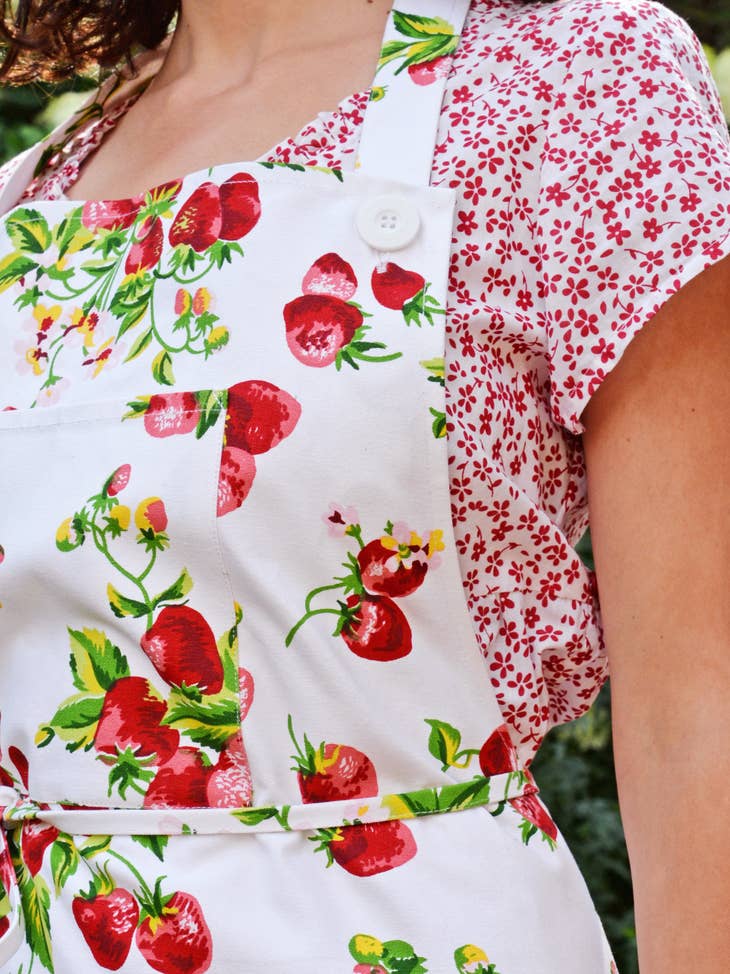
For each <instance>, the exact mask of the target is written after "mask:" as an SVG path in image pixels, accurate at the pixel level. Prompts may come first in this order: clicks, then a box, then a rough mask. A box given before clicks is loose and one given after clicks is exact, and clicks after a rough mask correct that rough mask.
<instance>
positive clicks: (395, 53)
mask: <svg viewBox="0 0 730 974" xmlns="http://www.w3.org/2000/svg"><path fill="white" fill-rule="evenodd" d="M393 26H394V28H395V32H396V33H398V34H400V35H401V37H404V38H406V40H399V39H394V40H388V41H386V43H385V44H384V45H383V49H382V51H381V53H380V58H379V60H378V71H380V70H381V68H384V67H385V65H386V64H390V63H391V62H394V61H400V62H401V63H400V64H399V65H398V67H397V68H396V69H395V74H396V75H398V74H400V73H401V71H403V70H407V72H408V75H409V77H410V78H411V80H412V81H413V82H415V84H417V85H430V84H433V83H434V81H436V80H437V79H438V78H445V77H446V76H447V75H448V73H449V68H450V66H451V61H452V57H451V56H452V55H453V54H454V52H455V51H456V49H457V47H458V46H459V36H458V35H457V34H456V32H455V30H454V27H453V25H452V24H450V23H448V22H447V21H446V20H444V19H443V18H441V17H424V16H421V15H419V14H408V13H401V12H399V11H397V10H394V11H393Z"/></svg>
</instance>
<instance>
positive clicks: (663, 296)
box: [537, 0, 730, 433]
mask: <svg viewBox="0 0 730 974" xmlns="http://www.w3.org/2000/svg"><path fill="white" fill-rule="evenodd" d="M574 11H575V12H574V23H573V24H564V25H562V26H564V28H565V30H566V34H565V36H566V37H567V36H569V35H568V31H570V30H572V33H571V34H570V38H571V39H570V42H569V44H568V49H567V50H566V51H565V55H564V60H565V63H566V66H567V73H566V75H565V78H564V82H563V85H562V88H561V90H560V92H559V93H558V96H557V98H556V101H555V102H554V105H553V111H552V112H551V115H550V119H549V122H548V129H547V133H546V140H545V144H544V152H543V158H542V168H541V177H540V189H539V219H538V229H537V234H538V237H539V249H540V264H541V273H540V282H539V288H540V291H541V295H540V296H541V298H542V299H543V302H544V309H545V311H544V313H545V325H546V329H547V334H548V348H549V359H550V379H551V409H552V414H553V417H554V419H555V420H556V422H558V423H560V424H561V425H562V426H564V427H565V428H566V429H568V430H570V431H571V432H572V433H582V432H583V426H582V424H581V422H580V416H581V413H582V412H583V409H584V408H585V406H586V405H587V403H588V401H589V400H590V398H591V396H592V395H593V394H594V393H595V392H596V390H597V389H598V388H599V386H600V385H601V383H602V381H603V380H604V379H605V377H606V376H607V375H608V374H609V373H610V371H611V370H612V369H613V368H614V367H615V365H616V364H617V363H618V361H619V360H620V358H621V356H622V354H623V352H624V351H625V349H626V348H627V347H628V345H629V343H630V342H631V340H632V339H633V338H634V337H635V336H636V335H637V334H638V332H639V331H640V330H641V329H642V328H643V326H644V325H645V324H646V323H647V322H649V321H650V320H651V318H652V316H653V315H654V314H655V313H656V312H657V311H658V310H659V308H660V307H661V306H662V305H663V304H664V303H665V302H666V301H667V300H668V299H669V298H670V297H671V295H672V294H674V293H675V292H676V291H677V290H679V289H680V288H681V287H682V286H683V285H684V284H686V283H687V282H688V281H689V280H690V279H691V278H693V277H694V276H695V275H697V274H699V273H700V272H701V271H703V270H704V269H706V268H707V267H708V266H710V265H711V264H713V263H715V262H716V261H718V260H720V259H721V258H722V257H724V256H725V255H727V254H729V253H730V140H729V139H728V130H727V126H726V123H725V120H724V118H723V115H722V109H721V107H720V100H719V96H718V93H717V89H716V87H715V84H714V82H713V80H712V76H711V74H710V70H709V67H708V65H707V61H706V59H705V56H704V53H703V51H702V47H701V45H700V43H699V41H698V40H697V38H696V37H695V36H694V34H693V33H692V31H691V30H690V28H689V26H688V25H687V24H686V23H685V21H683V20H682V19H681V18H680V17H678V16H677V15H675V14H673V13H672V12H670V11H669V10H667V9H666V8H665V7H663V6H661V5H660V4H657V3H654V2H652V0H603V2H599V3H596V2H593V0H585V2H582V3H580V2H579V3H577V4H575V5H574ZM587 11H592V13H591V16H586V12H587Z"/></svg>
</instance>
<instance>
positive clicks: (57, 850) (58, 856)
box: [51, 832, 81, 897]
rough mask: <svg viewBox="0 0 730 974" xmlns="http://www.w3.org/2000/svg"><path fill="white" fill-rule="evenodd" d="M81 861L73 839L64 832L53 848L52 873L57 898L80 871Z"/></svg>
mask: <svg viewBox="0 0 730 974" xmlns="http://www.w3.org/2000/svg"><path fill="white" fill-rule="evenodd" d="M80 861H81V859H80V857H79V852H78V849H77V848H76V845H75V844H74V841H73V839H72V838H71V836H70V835H66V834H65V833H63V832H62V833H61V834H60V835H59V836H58V838H57V839H56V841H55V842H54V843H53V845H52V846H51V873H52V874H53V885H54V888H55V892H56V896H57V897H58V896H60V895H61V890H62V889H63V887H64V886H65V885H66V883H67V882H68V880H69V878H70V877H71V876H73V874H74V873H75V872H76V870H77V869H78V867H79V862H80Z"/></svg>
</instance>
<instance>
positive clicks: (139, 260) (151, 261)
mask: <svg viewBox="0 0 730 974" xmlns="http://www.w3.org/2000/svg"><path fill="white" fill-rule="evenodd" d="M163 244H164V234H163V232H162V220H161V219H160V218H159V216H155V217H152V216H147V217H145V218H144V220H143V221H142V223H141V224H140V225H139V229H138V230H137V234H136V237H135V240H134V243H133V244H132V246H131V247H130V248H129V253H128V254H127V260H126V262H125V264H124V272H125V273H126V274H140V273H142V271H148V270H151V269H152V268H153V267H156V266H157V264H158V263H159V260H160V257H161V256H162V246H163Z"/></svg>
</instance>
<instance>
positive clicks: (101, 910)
mask: <svg viewBox="0 0 730 974" xmlns="http://www.w3.org/2000/svg"><path fill="white" fill-rule="evenodd" d="M71 909H72V912H73V916H74V920H75V921H76V925H77V926H78V928H79V930H80V931H81V933H82V935H83V938H84V940H85V941H86V943H87V945H88V947H89V950H90V951H91V954H92V956H93V958H94V960H95V961H96V963H97V964H98V965H99V967H102V968H104V970H106V971H118V970H119V968H120V967H122V966H123V965H124V963H125V961H126V960H127V957H128V956H129V951H130V949H131V946H132V940H133V939H134V933H135V930H136V928H137V922H138V920H139V906H138V905H137V901H136V900H135V898H134V896H133V895H132V893H130V892H129V890H126V889H120V888H118V887H115V886H114V884H113V883H112V881H111V879H110V878H109V876H108V874H102V875H99V876H95V878H94V880H92V883H91V886H90V888H89V890H88V892H86V893H81V894H79V895H78V896H75V897H74V900H73V903H72V904H71Z"/></svg>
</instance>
